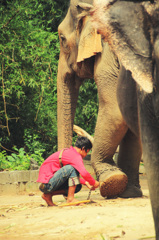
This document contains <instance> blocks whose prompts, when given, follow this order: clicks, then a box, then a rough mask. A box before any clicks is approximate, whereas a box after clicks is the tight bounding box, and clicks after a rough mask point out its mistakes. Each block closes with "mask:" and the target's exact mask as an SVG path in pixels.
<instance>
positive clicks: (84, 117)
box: [75, 79, 98, 135]
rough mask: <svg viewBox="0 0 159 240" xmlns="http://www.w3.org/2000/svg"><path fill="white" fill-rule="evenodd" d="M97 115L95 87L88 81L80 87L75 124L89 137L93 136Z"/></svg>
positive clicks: (90, 80)
mask: <svg viewBox="0 0 159 240" xmlns="http://www.w3.org/2000/svg"><path fill="white" fill-rule="evenodd" d="M97 114H98V98H97V86H96V84H95V82H94V80H93V79H89V80H86V81H85V82H84V84H83V85H82V86H81V87H80V91H79V97H78V104H77V109H76V117H75V124H76V125H78V126H79V127H81V128H83V129H84V130H85V131H87V132H88V133H89V134H90V135H93V134H94V129H95V124H96V120H97Z"/></svg>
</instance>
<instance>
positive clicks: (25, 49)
mask: <svg viewBox="0 0 159 240" xmlns="http://www.w3.org/2000/svg"><path fill="white" fill-rule="evenodd" d="M58 7H59V2H58V3H57V2H56V1H42V0H40V1H39V0H32V1H28V0H24V1H18V0H14V1H3V4H2V5H1V6H0V20H1V21H0V23H1V24H0V43H1V44H0V62H1V71H0V74H1V78H2V84H1V85H0V109H1V111H0V125H1V129H0V134H1V136H2V139H3V140H1V141H2V142H1V143H3V145H4V146H5V147H8V148H11V147H12V146H13V145H16V146H17V147H18V148H21V147H23V146H24V144H25V142H26V141H27V140H26V139H25V136H24V133H25V131H26V129H30V134H32V136H34V135H39V136H41V142H44V146H43V147H44V148H45V149H46V151H48V152H49V151H51V150H52V145H53V146H55V147H54V148H56V145H57V144H56V142H57V139H56V135H57V123H56V121H57V120H56V111H57V110H56V108H57V97H56V93H57V89H56V75H57V65H58V56H59V41H58V34H57V25H54V23H56V24H59V22H60V16H61V15H62V14H63V12H62V10H61V9H60V10H59V9H58ZM53 28H54V30H55V28H56V31H54V32H52V30H53Z"/></svg>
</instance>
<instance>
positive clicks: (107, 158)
mask: <svg viewBox="0 0 159 240" xmlns="http://www.w3.org/2000/svg"><path fill="white" fill-rule="evenodd" d="M103 111H104V109H103V110H102V109H100V111H99V114H98V119H97V124H96V130H95V137H94V145H93V150H92V157H91V161H92V166H93V168H94V170H95V173H96V176H97V179H98V180H99V182H100V193H101V195H102V196H103V197H107V198H113V197H116V196H119V195H120V194H121V193H122V192H123V191H124V190H125V188H126V186H127V182H128V178H127V176H126V174H125V173H124V172H122V171H121V170H120V169H119V168H118V167H117V165H116V164H115V162H114V161H113V155H114V153H115V151H116V148H117V146H118V144H119V143H120V141H121V139H122V138H123V137H124V135H125V133H126V131H127V126H126V124H125V122H124V121H123V119H122V117H120V114H119V116H116V115H114V116H113V115H112V116H110V115H109V114H108V112H107V114H105V116H106V117H105V119H104V117H103V116H104V115H103V114H104V113H103ZM115 112H116V111H115Z"/></svg>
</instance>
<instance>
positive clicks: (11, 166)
mask: <svg viewBox="0 0 159 240" xmlns="http://www.w3.org/2000/svg"><path fill="white" fill-rule="evenodd" d="M13 150H14V151H17V153H16V152H14V153H12V154H11V155H7V153H6V151H5V150H4V151H2V152H0V171H2V170H6V169H7V170H28V169H29V168H30V160H31V158H33V159H34V160H36V161H37V163H38V164H39V165H41V163H42V162H43V161H44V159H43V158H42V156H41V152H36V154H30V155H29V154H27V153H26V152H25V150H24V148H20V149H19V150H18V149H17V148H16V147H14V148H13Z"/></svg>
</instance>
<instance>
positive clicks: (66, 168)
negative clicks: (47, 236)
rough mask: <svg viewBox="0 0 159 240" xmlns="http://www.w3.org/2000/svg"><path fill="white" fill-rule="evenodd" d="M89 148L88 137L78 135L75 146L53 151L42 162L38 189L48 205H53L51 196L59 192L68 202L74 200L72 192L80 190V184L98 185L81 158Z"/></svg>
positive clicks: (90, 144)
mask: <svg viewBox="0 0 159 240" xmlns="http://www.w3.org/2000/svg"><path fill="white" fill-rule="evenodd" d="M91 148H92V143H91V142H90V141H89V139H88V138H86V137H78V139H77V141H76V143H75V147H72V146H71V147H70V148H68V149H64V150H62V151H58V152H56V153H53V154H52V155H51V156H50V157H48V158H47V159H46V160H45V161H44V162H43V164H42V165H41V167H40V170H39V177H38V180H37V182H41V183H42V184H41V185H40V187H39V189H40V190H41V191H42V192H43V195H42V198H43V199H44V200H45V201H46V203H47V204H48V206H55V204H54V203H53V201H52V196H54V195H60V194H63V195H64V196H67V202H68V203H71V202H76V200H75V198H74V193H77V192H79V191H80V190H81V187H82V186H81V184H85V185H86V186H87V187H88V188H89V189H92V190H94V189H95V188H97V187H99V182H98V181H96V180H94V178H93V177H92V176H91V175H90V174H89V173H88V172H87V170H86V169H85V167H84V164H83V158H84V157H86V155H87V153H88V152H89V151H90V150H91ZM61 155H62V157H61ZM79 174H80V175H81V176H82V178H79Z"/></svg>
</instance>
